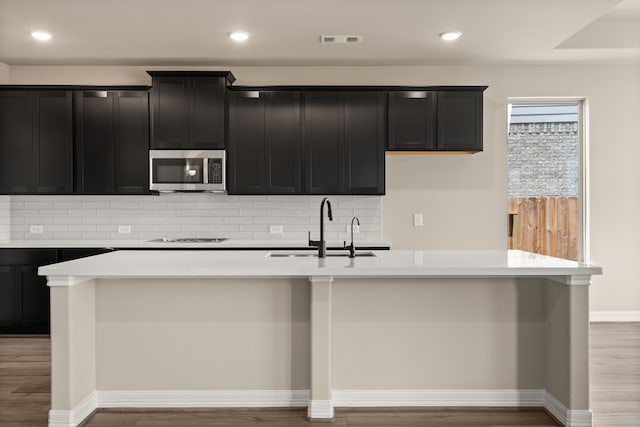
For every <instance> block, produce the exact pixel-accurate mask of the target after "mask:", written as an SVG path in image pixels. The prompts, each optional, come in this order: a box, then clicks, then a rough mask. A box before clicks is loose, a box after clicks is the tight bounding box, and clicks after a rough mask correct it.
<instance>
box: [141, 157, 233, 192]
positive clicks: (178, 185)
mask: <svg viewBox="0 0 640 427" xmlns="http://www.w3.org/2000/svg"><path fill="white" fill-rule="evenodd" d="M225 174H226V168H225V151H224V150H150V151H149V175H150V177H149V178H150V182H149V188H150V189H151V190H153V191H161V192H162V191H210V192H224V191H226V185H225Z"/></svg>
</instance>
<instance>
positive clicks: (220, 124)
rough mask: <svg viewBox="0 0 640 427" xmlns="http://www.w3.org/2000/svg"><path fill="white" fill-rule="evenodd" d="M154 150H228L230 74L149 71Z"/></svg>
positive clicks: (231, 76) (232, 78) (220, 72)
mask: <svg viewBox="0 0 640 427" xmlns="http://www.w3.org/2000/svg"><path fill="white" fill-rule="evenodd" d="M148 73H149V74H150V75H151V77H152V81H153V82H152V87H151V148H152V149H177V150H182V149H201V150H212V149H224V148H225V122H226V108H225V95H226V87H227V85H229V84H231V83H233V81H234V80H235V77H233V74H231V73H230V72H228V71H224V72H222V71H211V72H209V71H202V72H173V71H149V72H148Z"/></svg>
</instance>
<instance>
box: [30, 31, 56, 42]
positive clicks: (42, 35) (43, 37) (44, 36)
mask: <svg viewBox="0 0 640 427" xmlns="http://www.w3.org/2000/svg"><path fill="white" fill-rule="evenodd" d="M31 37H33V38H34V39H36V40H40V41H47V40H50V39H51V33H48V32H46V31H31Z"/></svg>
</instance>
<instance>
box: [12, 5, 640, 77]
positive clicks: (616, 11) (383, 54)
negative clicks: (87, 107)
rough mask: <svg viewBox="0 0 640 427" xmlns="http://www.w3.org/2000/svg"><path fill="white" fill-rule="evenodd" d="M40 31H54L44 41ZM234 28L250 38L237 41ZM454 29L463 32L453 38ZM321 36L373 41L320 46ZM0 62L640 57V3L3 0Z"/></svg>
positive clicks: (514, 61)
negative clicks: (447, 37)
mask: <svg viewBox="0 0 640 427" xmlns="http://www.w3.org/2000/svg"><path fill="white" fill-rule="evenodd" d="M35 29H42V30H46V31H50V32H51V33H53V39H52V40H50V41H48V42H44V43H39V42H36V41H35V40H33V39H31V37H30V36H29V32H30V31H31V30H35ZM234 30H244V31H247V32H249V33H250V34H251V38H250V39H249V40H248V41H247V42H245V43H244V44H237V43H234V42H232V41H231V40H230V39H229V38H228V33H229V32H230V31H234ZM446 30H456V31H462V32H463V36H462V38H460V39H459V40H458V41H456V42H450V43H445V42H443V41H441V40H440V39H439V38H438V37H437V35H438V34H439V33H440V32H442V31H446ZM616 30H619V31H616ZM321 34H349V35H352V34H355V35H362V36H363V42H362V43H360V44H351V45H326V44H320V43H319V36H320V35H321ZM0 62H4V63H6V64H9V65H100V64H110V65H194V66H197V65H423V64H424V65H445V64H447V65H448V64H531V63H536V64H546V63H553V64H558V63H562V64H565V63H640V0H624V1H622V2H621V1H620V0H0Z"/></svg>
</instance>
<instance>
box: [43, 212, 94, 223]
mask: <svg viewBox="0 0 640 427" xmlns="http://www.w3.org/2000/svg"><path fill="white" fill-rule="evenodd" d="M42 216H43V217H44V214H43V215H42ZM83 219H84V218H82V217H81V216H55V217H53V223H54V224H82V220H83ZM87 219H91V218H87Z"/></svg>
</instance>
